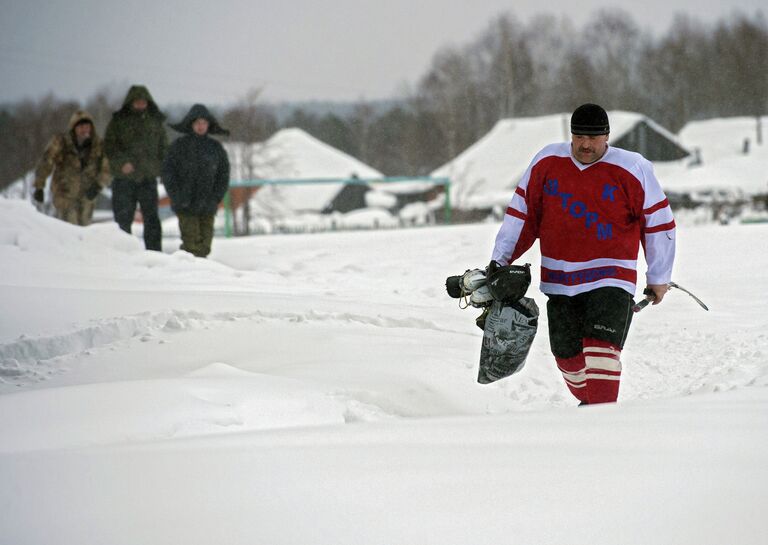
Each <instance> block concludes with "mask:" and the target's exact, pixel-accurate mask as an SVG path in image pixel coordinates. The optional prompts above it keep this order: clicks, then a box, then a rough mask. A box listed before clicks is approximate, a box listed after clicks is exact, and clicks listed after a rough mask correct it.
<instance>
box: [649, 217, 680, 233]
mask: <svg viewBox="0 0 768 545" xmlns="http://www.w3.org/2000/svg"><path fill="white" fill-rule="evenodd" d="M674 228H675V220H672V221H670V222H669V223H662V224H661V225H655V226H653V227H646V229H645V233H646V234H648V233H659V232H661V231H669V230H670V229H674Z"/></svg>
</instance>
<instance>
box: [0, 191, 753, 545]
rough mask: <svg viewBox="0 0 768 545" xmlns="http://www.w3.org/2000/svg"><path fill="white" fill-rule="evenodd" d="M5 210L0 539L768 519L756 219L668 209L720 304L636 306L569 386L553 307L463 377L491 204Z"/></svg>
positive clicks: (422, 535) (227, 537)
mask: <svg viewBox="0 0 768 545" xmlns="http://www.w3.org/2000/svg"><path fill="white" fill-rule="evenodd" d="M0 214H2V215H3V217H4V221H3V226H2V227H0V278H2V280H1V281H0V297H1V298H2V301H3V312H2V314H0V378H1V379H2V381H1V382H0V415H1V416H0V437H1V438H2V440H1V441H0V482H2V484H3V486H2V488H1V489H0V543H1V544H3V545H5V544H8V545H11V544H13V545H19V544H24V545H29V544H46V545H47V544H51V543H56V544H58V545H68V544H73V545H74V544H77V545H82V544H86V543H88V544H90V543H93V544H96V543H108V544H111V545H120V544H126V545H127V544H132V545H133V544H137V543H141V544H143V545H146V544H168V543H184V544H186V545H195V544H201V545H202V544H212V543H221V544H254V543H265V544H270V545H278V544H290V545H295V544H304V543H306V544H310V543H311V544H329V545H330V544H333V545H339V544H350V545H351V544H354V545H359V544H382V545H384V544H393V543H395V544H413V545H425V544H430V543H435V544H440V545H444V544H494V545H495V544H499V543H521V544H563V543H567V544H571V545H579V544H590V545H600V544H610V545H615V544H618V543H620V544H638V545H640V544H642V545H647V544H650V543H652V544H654V545H658V544H676V545H677V544H696V545H706V544H713V545H715V544H716V545H723V544H724V543H728V544H731V543H733V544H740V545H751V544H755V545H757V544H763V543H765V539H766V538H765V536H766V535H768V522H767V521H766V518H765V516H764V512H763V511H764V506H765V505H766V502H768V388H766V386H768V331H767V329H768V317H767V315H766V312H765V304H766V299H765V294H766V293H768V275H766V274H765V271H766V270H767V269H768V252H765V250H764V248H765V239H766V237H768V225H737V226H728V227H720V226H705V227H682V228H681V229H680V230H679V242H678V247H679V258H678V264H677V266H676V270H675V280H676V281H677V282H679V283H680V284H682V285H683V286H686V287H688V288H689V289H691V290H692V291H694V292H695V293H697V294H698V295H699V296H700V297H701V298H702V299H704V301H705V302H706V303H707V304H708V305H709V306H710V309H711V310H710V312H705V311H703V310H702V309H700V308H699V307H698V306H697V305H696V304H695V303H694V302H693V300H692V299H690V298H689V297H688V296H687V295H685V294H684V293H682V292H679V291H677V292H676V291H673V292H672V293H670V295H669V296H668V298H667V299H666V300H665V302H664V303H663V304H662V305H659V306H655V307H650V308H648V309H646V310H644V311H643V312H641V313H640V314H638V315H637V316H636V318H635V323H634V325H633V330H632V332H631V333H630V337H629V341H628V343H627V346H626V349H625V351H624V354H623V358H622V359H623V362H624V369H625V372H624V379H623V384H622V390H621V395H620V400H619V403H618V404H615V405H610V406H595V407H582V408H577V407H576V406H575V401H574V400H573V399H572V398H571V397H570V396H569V394H568V393H567V391H566V388H565V386H564V385H563V384H562V381H561V379H560V378H559V376H558V373H557V371H556V370H555V367H554V364H553V362H552V358H551V356H550V355H549V350H548V341H547V335H546V329H547V324H546V318H545V317H544V319H543V320H542V323H541V324H540V326H539V327H540V330H539V334H538V336H537V338H536V341H535V343H534V346H533V348H532V351H531V354H530V356H529V360H528V362H527V365H526V367H525V368H524V370H523V371H522V372H521V373H520V374H518V375H515V376H513V377H511V378H509V379H505V380H503V381H501V382H499V383H496V384H492V385H486V386H482V385H479V384H477V383H476V382H475V377H476V372H477V359H478V355H479V351H480V340H481V332H480V330H479V329H477V328H476V326H475V325H474V318H475V316H476V314H477V311H475V310H472V309H470V310H462V309H459V308H458V305H457V303H456V301H455V300H452V299H449V298H448V297H447V296H446V295H445V293H444V281H445V277H446V276H448V275H450V274H457V273H461V272H463V271H464V270H465V269H467V268H472V267H480V266H484V265H485V263H486V262H487V260H488V256H489V252H490V249H491V245H492V241H493V237H494V235H495V231H496V229H497V225H493V224H484V225H467V226H454V227H440V228H434V227H433V228H419V229H404V230H394V231H364V232H348V233H327V234H322V235H293V236H279V235H276V236H270V237H253V238H240V239H232V240H221V239H216V240H215V241H214V250H213V254H212V256H211V259H209V260H201V259H197V258H193V257H191V256H190V255H188V254H185V253H182V252H175V253H171V254H161V253H153V252H145V251H143V250H142V249H141V248H142V244H141V242H140V241H139V240H138V239H137V238H135V237H131V236H129V235H126V234H124V233H122V232H120V231H119V230H118V229H117V228H116V227H115V225H114V224H113V223H105V224H97V225H92V226H90V227H88V228H79V227H74V226H71V225H68V224H65V223H62V222H58V221H56V220H54V219H51V218H48V217H46V216H44V215H42V214H39V213H37V212H35V211H34V209H33V208H32V206H31V205H29V204H28V203H25V202H21V201H16V200H6V199H0ZM167 246H170V245H167ZM169 251H170V250H169ZM525 258H526V259H527V260H528V261H530V262H531V263H534V264H538V255H537V254H536V253H535V251H532V252H531V253H530V254H529V255H527V256H525ZM742 273H744V274H742ZM530 294H533V296H534V297H535V299H536V301H537V302H538V304H539V306H540V307H543V306H544V304H545V300H544V298H543V297H542V296H541V295H540V294H539V293H538V291H537V290H536V289H535V288H532V289H531V290H530Z"/></svg>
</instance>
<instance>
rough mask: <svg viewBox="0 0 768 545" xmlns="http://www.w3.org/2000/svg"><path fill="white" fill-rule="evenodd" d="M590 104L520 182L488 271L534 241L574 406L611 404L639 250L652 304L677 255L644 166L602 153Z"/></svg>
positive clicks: (602, 134)
mask: <svg viewBox="0 0 768 545" xmlns="http://www.w3.org/2000/svg"><path fill="white" fill-rule="evenodd" d="M609 132H610V127H609V122H608V115H607V113H606V112H605V110H604V109H603V108H601V107H600V106H598V105H596V104H584V105H582V106H579V107H578V108H577V109H576V110H575V111H574V112H573V114H572V116H571V141H570V142H564V143H559V144H551V145H549V146H546V147H545V148H544V149H542V150H541V151H540V152H539V153H538V154H537V155H536V156H535V157H534V158H533V161H532V162H531V164H530V166H529V167H528V169H527V170H526V171H525V174H524V175H523V177H522V179H521V180H520V182H519V184H518V186H517V189H516V191H515V194H514V196H513V197H512V200H511V201H510V203H509V207H508V208H507V212H506V216H505V218H504V221H503V223H502V225H501V228H500V229H499V232H498V235H497V236H496V243H495V246H494V249H493V254H492V261H491V263H492V266H497V265H496V264H495V263H494V262H496V263H498V264H500V265H507V264H509V263H512V262H514V261H515V260H516V259H517V258H518V257H520V256H521V255H522V254H523V253H524V252H525V251H526V250H528V249H529V248H530V247H531V245H532V244H533V242H534V241H535V240H536V239H537V238H538V239H539V245H540V249H541V285H540V289H541V291H542V292H543V293H545V294H546V295H547V297H548V299H549V300H548V302H547V317H548V322H549V339H550V347H551V350H552V353H553V355H554V356H555V360H556V362H557V366H558V368H559V370H560V372H561V373H562V375H563V378H564V379H565V383H566V385H567V386H568V388H569V390H570V391H571V393H572V394H573V395H574V396H575V397H576V399H578V400H579V401H580V402H581V404H592V403H609V402H614V401H616V399H617V397H618V393H619V381H620V378H621V361H620V356H621V350H622V348H623V346H624V342H625V340H626V338H627V333H628V331H629V325H630V321H631V317H632V310H631V309H632V305H633V301H632V298H633V296H634V294H635V287H636V286H635V283H636V279H637V271H636V269H637V256H638V252H639V246H640V244H641V243H642V245H643V249H644V251H645V258H646V262H647V263H648V270H647V272H646V289H647V290H650V291H649V292H648V293H649V294H650V293H652V295H650V297H653V298H654V303H653V304H658V303H660V302H661V301H662V299H663V298H664V295H665V293H666V292H667V289H668V283H669V282H670V280H671V276H672V264H673V261H674V256H675V222H674V219H673V217H672V210H671V209H670V207H669V202H668V201H667V198H666V196H665V195H664V192H663V190H662V189H661V186H660V185H659V182H658V180H657V179H656V177H655V175H654V173H653V167H652V165H651V163H650V162H649V161H648V160H647V159H645V158H644V157H643V156H642V155H640V154H639V153H634V152H629V151H626V150H622V149H619V148H614V147H611V146H609V144H608V135H609Z"/></svg>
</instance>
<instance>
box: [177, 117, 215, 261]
mask: <svg viewBox="0 0 768 545" xmlns="http://www.w3.org/2000/svg"><path fill="white" fill-rule="evenodd" d="M171 128H172V129H174V130H176V131H178V132H180V133H183V136H181V137H179V138H178V139H176V140H175V141H174V142H173V144H171V147H170V148H169V149H168V154H167V155H166V157H165V162H164V163H163V185H165V190H166V191H167V192H168V196H169V197H170V198H171V208H173V211H174V212H175V213H176V216H177V217H178V219H179V231H181V241H182V245H181V249H182V250H185V251H187V252H189V253H191V254H193V255H195V256H197V257H206V256H207V255H208V254H209V253H211V242H212V241H213V223H214V218H215V217H216V211H217V210H218V208H219V204H220V203H221V201H222V199H223V198H224V195H225V194H226V192H227V189H228V188H229V158H228V157H227V152H226V151H225V150H224V147H223V146H222V145H221V143H220V142H218V141H217V140H214V139H213V138H211V137H210V135H211V134H229V131H227V130H225V129H223V128H221V126H220V125H219V123H218V121H216V119H215V118H214V117H213V115H211V112H210V111H208V108H206V107H205V106H203V105H202V104H195V105H194V106H192V108H191V109H190V110H189V113H187V115H186V116H185V117H184V119H183V120H182V121H181V122H179V123H177V124H175V125H171Z"/></svg>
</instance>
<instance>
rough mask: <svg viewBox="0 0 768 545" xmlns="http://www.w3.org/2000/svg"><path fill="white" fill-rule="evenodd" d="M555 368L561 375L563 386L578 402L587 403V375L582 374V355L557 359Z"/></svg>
mask: <svg viewBox="0 0 768 545" xmlns="http://www.w3.org/2000/svg"><path fill="white" fill-rule="evenodd" d="M555 361H557V368H558V369H560V372H561V373H562V374H563V379H564V380H565V385H566V386H568V389H569V390H570V391H571V393H572V394H573V397H575V398H576V399H578V400H579V401H585V402H586V401H587V375H586V373H585V372H584V367H585V366H584V354H579V355H578V356H574V357H572V358H558V357H555Z"/></svg>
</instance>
